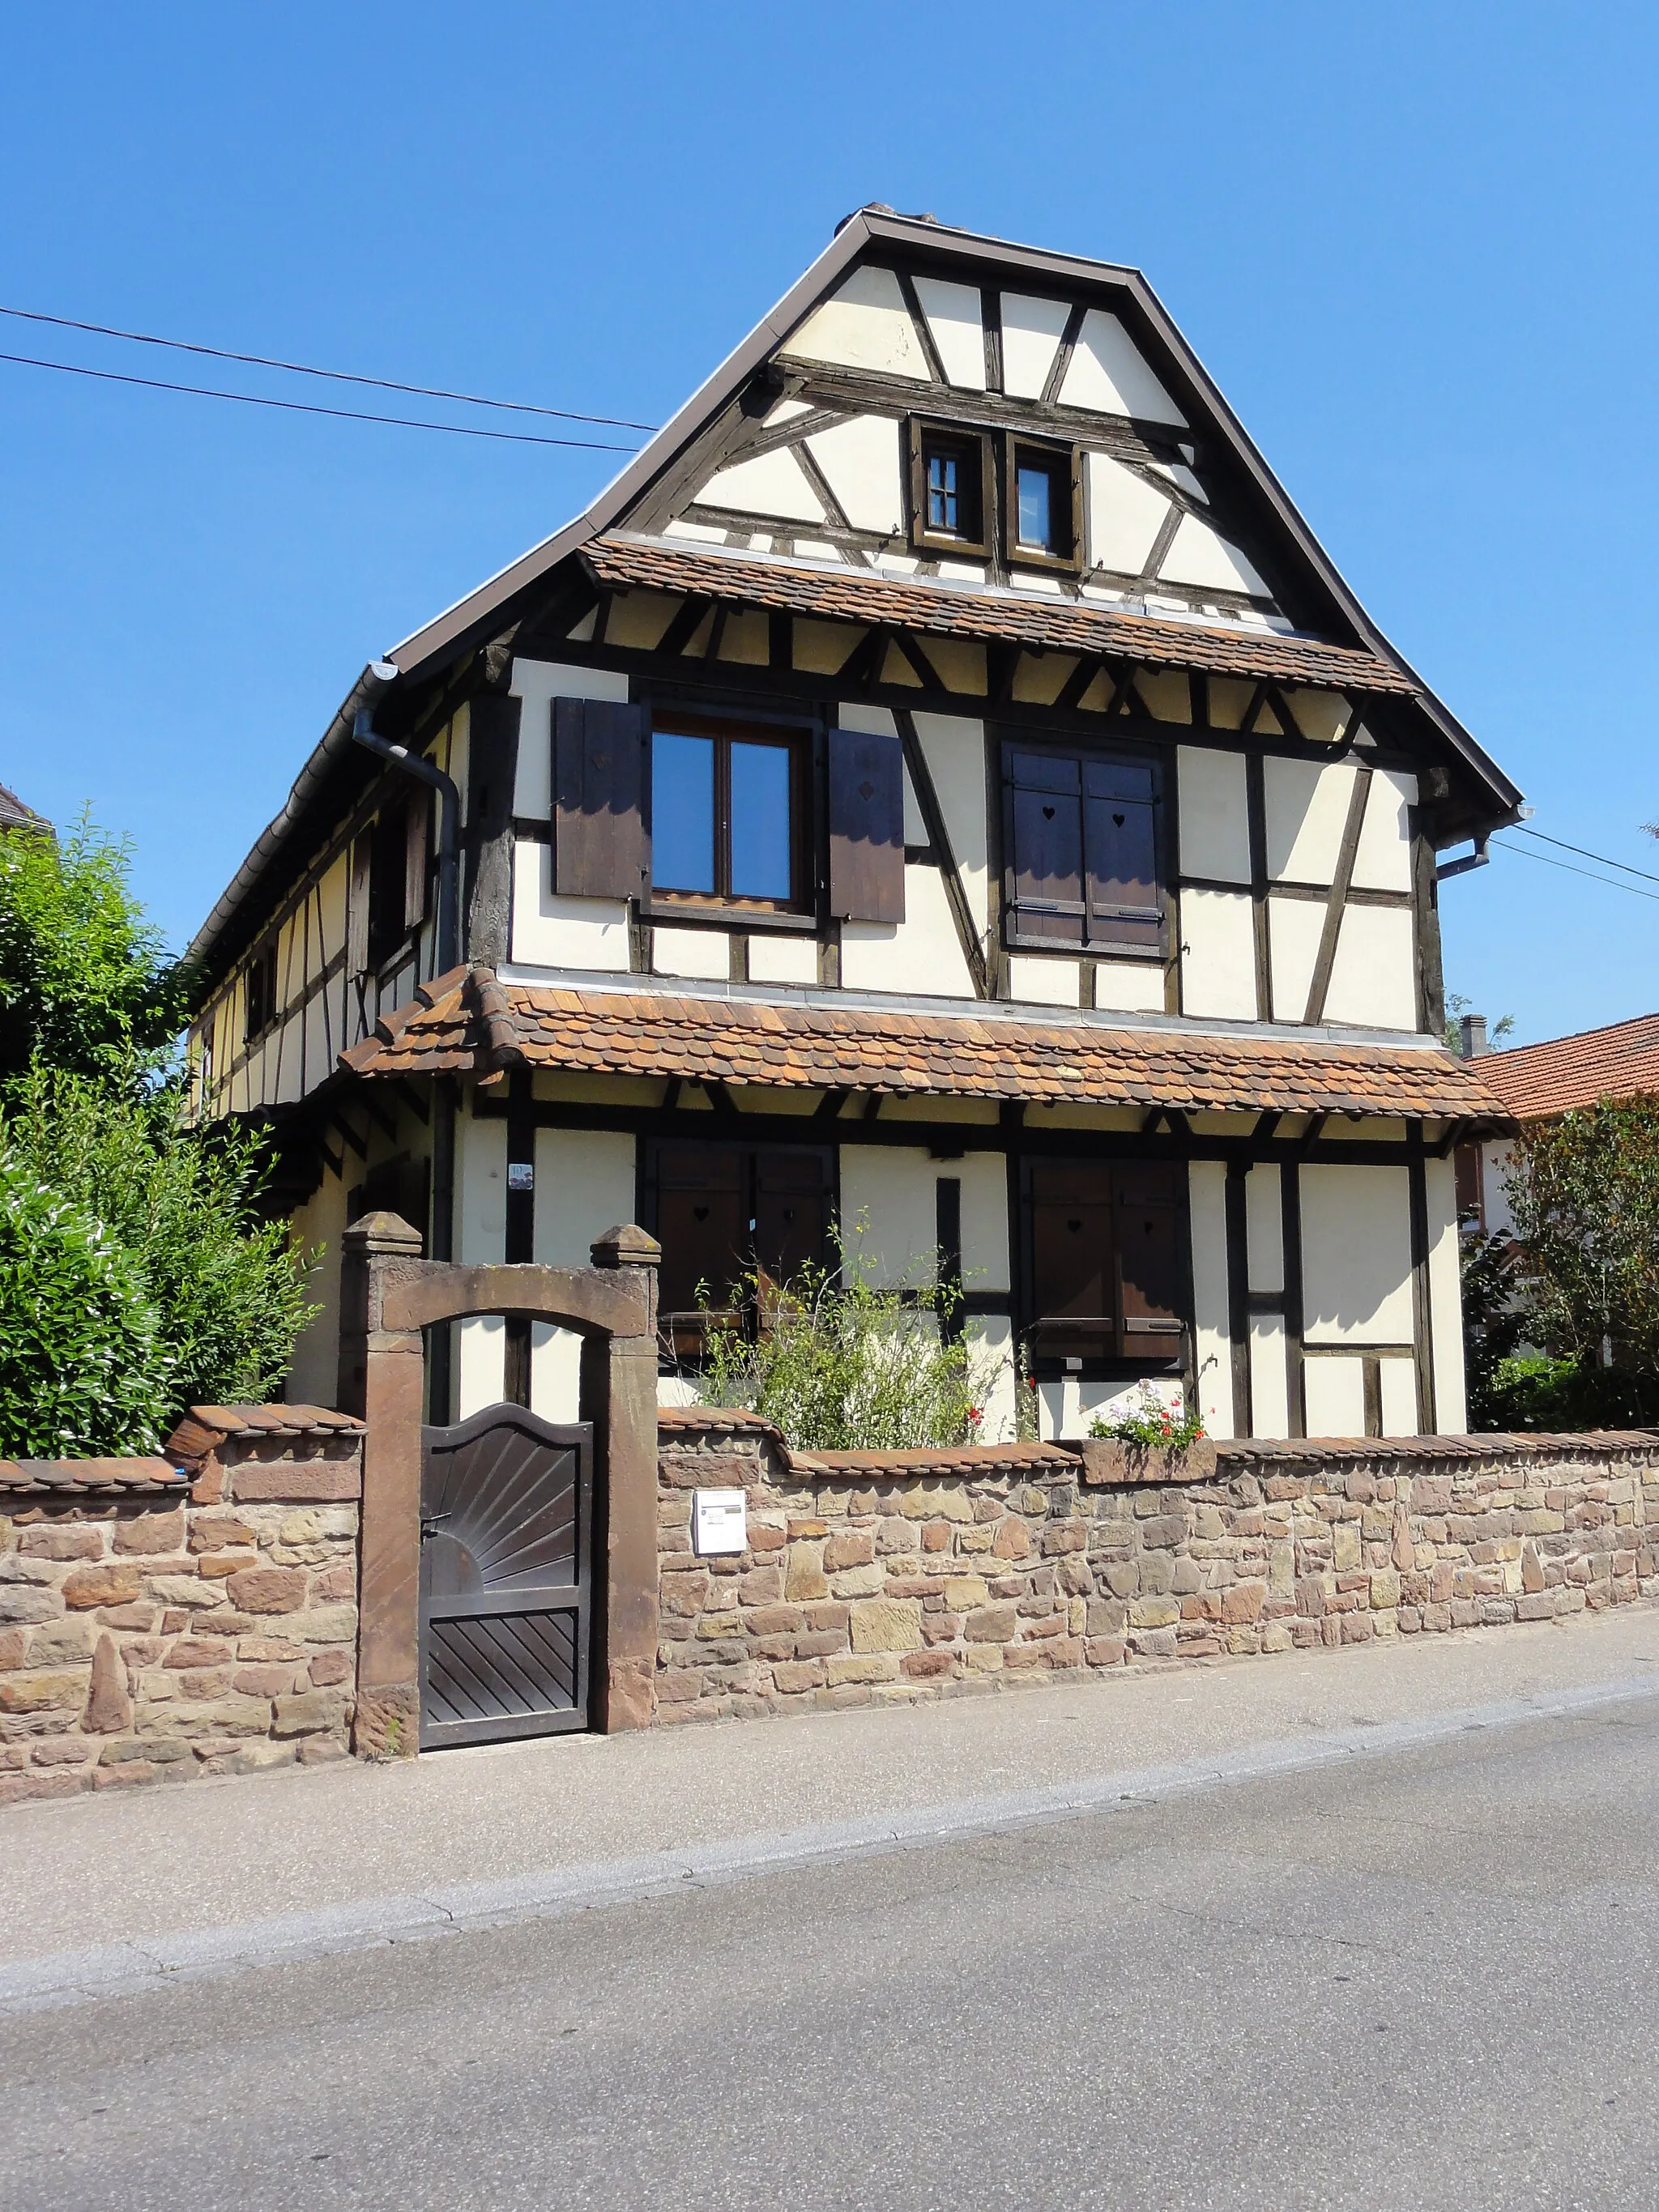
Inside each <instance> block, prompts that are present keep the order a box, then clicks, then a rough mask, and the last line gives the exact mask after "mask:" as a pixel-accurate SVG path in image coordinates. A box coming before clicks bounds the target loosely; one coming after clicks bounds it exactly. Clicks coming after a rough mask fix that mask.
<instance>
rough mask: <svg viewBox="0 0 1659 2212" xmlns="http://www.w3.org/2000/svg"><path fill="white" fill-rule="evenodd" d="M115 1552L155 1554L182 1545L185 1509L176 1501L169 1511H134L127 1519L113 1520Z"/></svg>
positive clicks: (154, 1556) (179, 1547) (183, 1544)
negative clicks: (176, 1503)
mask: <svg viewBox="0 0 1659 2212" xmlns="http://www.w3.org/2000/svg"><path fill="white" fill-rule="evenodd" d="M114 1535H115V1541H114V1546H113V1548H114V1549H115V1550H116V1551H117V1552H142V1553H145V1554H146V1555H147V1556H148V1557H149V1558H152V1559H154V1558H157V1557H159V1556H161V1554H162V1553H168V1552H182V1551H183V1550H184V1548H185V1509H184V1507H183V1506H182V1505H176V1506H174V1507H173V1510H172V1511H171V1512H170V1513H137V1514H134V1516H132V1518H131V1520H124V1521H118V1522H116V1523H115V1530H114Z"/></svg>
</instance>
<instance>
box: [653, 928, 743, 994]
mask: <svg viewBox="0 0 1659 2212" xmlns="http://www.w3.org/2000/svg"><path fill="white" fill-rule="evenodd" d="M651 966H652V969H653V971H654V973H655V974H657V975H700V976H702V977H704V978H705V979H707V980H708V981H719V982H725V981H728V980H729V979H730V976H731V974H732V940H731V938H730V937H729V936H728V935H727V934H726V931H725V930H723V929H665V928H663V927H661V926H660V924H659V926H658V927H655V928H653V931H652V932H651Z"/></svg>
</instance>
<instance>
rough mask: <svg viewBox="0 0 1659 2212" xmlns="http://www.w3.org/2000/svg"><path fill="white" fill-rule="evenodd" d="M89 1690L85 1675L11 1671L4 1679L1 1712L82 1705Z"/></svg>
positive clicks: (65, 1672)
mask: <svg viewBox="0 0 1659 2212" xmlns="http://www.w3.org/2000/svg"><path fill="white" fill-rule="evenodd" d="M86 1692H87V1678H86V1676H85V1674H82V1673H81V1672H80V1671H78V1670H77V1671H76V1672H75V1673H73V1674H71V1673H70V1672H68V1671H67V1670H65V1671H64V1672H61V1673H58V1674H7V1675H5V1676H4V1677H3V1678H0V1713H44V1712H54V1711H58V1710H59V1709H60V1708H64V1707H68V1706H74V1707H76V1708H77V1709H78V1708H79V1706H80V1704H81V1701H82V1699H83V1698H84V1697H85V1695H86Z"/></svg>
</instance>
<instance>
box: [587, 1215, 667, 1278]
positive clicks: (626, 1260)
mask: <svg viewBox="0 0 1659 2212" xmlns="http://www.w3.org/2000/svg"><path fill="white" fill-rule="evenodd" d="M589 1249H590V1250H591V1251H592V1255H593V1265H594V1266H595V1267H661V1265H662V1246H661V1245H660V1244H659V1243H658V1242H657V1240H656V1238H655V1237H652V1236H648V1235H647V1232H646V1231H644V1230H643V1229H641V1228H640V1227H639V1226H638V1225H636V1224H635V1223H633V1222H631V1221H630V1222H628V1223H625V1224H621V1223H619V1224H618V1225H617V1227H616V1228H614V1229H607V1230H606V1231H605V1234H604V1236H603V1237H596V1238H595V1239H594V1241H593V1243H592V1245H591V1246H590V1248H589Z"/></svg>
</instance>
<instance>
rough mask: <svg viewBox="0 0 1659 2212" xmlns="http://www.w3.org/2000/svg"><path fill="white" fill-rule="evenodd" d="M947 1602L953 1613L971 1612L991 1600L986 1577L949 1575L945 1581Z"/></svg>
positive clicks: (948, 1609) (946, 1604) (947, 1607)
mask: <svg viewBox="0 0 1659 2212" xmlns="http://www.w3.org/2000/svg"><path fill="white" fill-rule="evenodd" d="M944 1596H945V1607H946V1609H947V1611H949V1612H951V1613H971V1612H973V1611H974V1610H975V1607H978V1606H981V1605H985V1604H987V1602H988V1601H989V1599H990V1592H989V1590H988V1589H987V1588H986V1586H985V1582H984V1578H983V1577H981V1576H979V1575H948V1576H947V1577H945V1591H944Z"/></svg>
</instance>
